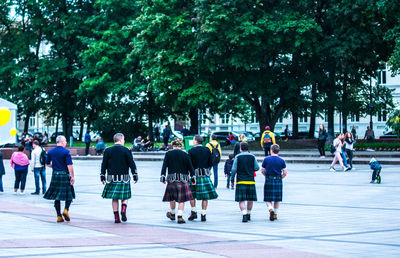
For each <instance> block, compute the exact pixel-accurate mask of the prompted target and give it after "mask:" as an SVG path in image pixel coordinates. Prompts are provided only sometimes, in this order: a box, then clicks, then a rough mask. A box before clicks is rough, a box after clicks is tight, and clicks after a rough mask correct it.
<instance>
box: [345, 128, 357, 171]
mask: <svg viewBox="0 0 400 258" xmlns="http://www.w3.org/2000/svg"><path fill="white" fill-rule="evenodd" d="M354 143H355V141H354V138H353V135H352V134H351V133H350V132H347V133H346V136H345V137H344V144H345V150H346V153H347V157H349V165H350V168H351V169H353V150H354V148H353V146H354Z"/></svg>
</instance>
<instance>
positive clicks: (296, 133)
mask: <svg viewBox="0 0 400 258" xmlns="http://www.w3.org/2000/svg"><path fill="white" fill-rule="evenodd" d="M292 128H293V138H294V139H297V138H299V113H298V111H292Z"/></svg>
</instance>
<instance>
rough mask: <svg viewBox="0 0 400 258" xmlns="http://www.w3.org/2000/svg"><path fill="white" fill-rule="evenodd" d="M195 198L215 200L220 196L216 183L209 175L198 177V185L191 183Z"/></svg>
mask: <svg viewBox="0 0 400 258" xmlns="http://www.w3.org/2000/svg"><path fill="white" fill-rule="evenodd" d="M190 189H191V191H192V195H193V198H195V199H197V200H213V199H217V198H218V194H217V192H216V191H215V188H214V185H213V183H212V182H211V179H210V178H209V177H207V176H206V177H196V185H190Z"/></svg>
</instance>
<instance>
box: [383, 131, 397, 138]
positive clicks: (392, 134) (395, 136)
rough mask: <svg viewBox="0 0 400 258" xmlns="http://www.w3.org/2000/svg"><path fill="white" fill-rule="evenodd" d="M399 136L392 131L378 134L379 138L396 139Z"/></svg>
mask: <svg viewBox="0 0 400 258" xmlns="http://www.w3.org/2000/svg"><path fill="white" fill-rule="evenodd" d="M397 138H399V136H398V135H397V134H396V133H394V132H387V133H384V134H383V135H381V136H379V139H397Z"/></svg>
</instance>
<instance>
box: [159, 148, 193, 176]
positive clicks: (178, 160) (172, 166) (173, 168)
mask: <svg viewBox="0 0 400 258" xmlns="http://www.w3.org/2000/svg"><path fill="white" fill-rule="evenodd" d="M167 168H168V175H170V174H183V175H190V176H191V177H192V176H194V169H193V165H192V162H191V160H190V157H189V154H187V153H186V152H184V151H183V150H180V149H173V150H170V151H168V152H167V153H165V157H164V162H163V166H162V169H161V176H165V175H166V174H167Z"/></svg>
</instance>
